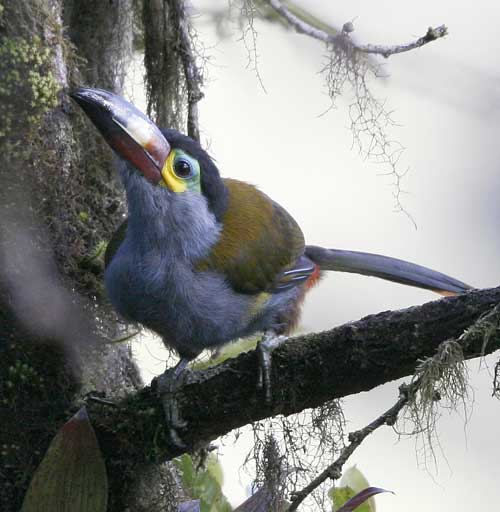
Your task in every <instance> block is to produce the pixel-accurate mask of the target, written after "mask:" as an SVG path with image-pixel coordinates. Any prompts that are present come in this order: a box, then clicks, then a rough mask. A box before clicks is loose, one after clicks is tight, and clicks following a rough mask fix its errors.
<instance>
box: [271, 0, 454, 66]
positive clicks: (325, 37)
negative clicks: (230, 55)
mask: <svg viewBox="0 0 500 512" xmlns="http://www.w3.org/2000/svg"><path fill="white" fill-rule="evenodd" d="M266 1H267V3H268V4H269V5H270V6H271V7H272V8H273V9H274V10H275V11H276V12H277V13H278V14H280V15H281V16H282V17H283V18H285V19H286V20H287V21H288V23H290V25H292V26H293V27H294V28H295V29H296V30H297V32H300V33H301V34H305V35H308V36H310V37H313V38H314V39H319V40H320V41H324V42H325V43H328V44H334V45H337V44H339V45H343V46H344V47H350V48H351V49H352V50H356V51H358V52H361V53H374V54H378V55H382V56H383V57H389V56H391V55H394V54H396V53H403V52H408V51H410V50H414V49H415V48H420V47H421V46H424V45H425V44H427V43H430V42H431V41H435V40H436V39H440V38H441V37H444V36H445V35H447V33H448V29H447V28H446V27H445V26H444V25H440V26H439V27H436V28H432V27H429V28H428V30H427V32H426V34H425V35H424V36H422V37H419V38H418V39H416V40H415V41H411V42H409V43H406V44H400V45H381V44H358V43H356V42H354V41H353V40H352V39H351V38H350V35H349V34H350V33H351V32H353V31H354V27H353V24H352V23H351V22H347V23H345V24H344V26H343V28H342V32H341V33H340V34H338V35H332V34H328V33H327V32H324V31H323V30H321V29H319V28H317V27H313V26H312V25H310V24H309V23H307V22H306V21H304V20H302V19H301V18H299V17H298V16H296V15H295V14H293V13H292V12H291V11H290V10H289V9H288V8H287V7H286V6H285V5H284V4H283V3H282V2H281V1H280V0H266Z"/></svg>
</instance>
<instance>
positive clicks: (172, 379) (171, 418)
mask: <svg viewBox="0 0 500 512" xmlns="http://www.w3.org/2000/svg"><path fill="white" fill-rule="evenodd" d="M189 361H190V360H189V359H186V358H184V357H183V358H182V359H181V360H180V361H179V362H178V363H177V364H176V365H175V366H174V367H173V368H167V369H166V370H165V372H164V373H163V374H162V375H160V376H159V377H158V380H157V386H158V387H157V389H158V394H159V395H160V398H161V401H162V404H163V410H164V411H165V419H166V420H167V423H168V425H169V432H170V439H171V441H172V443H173V444H175V445H176V446H178V447H179V448H184V447H185V445H184V443H183V442H182V440H181V438H180V437H179V435H178V434H177V429H182V428H184V427H185V426H186V425H187V423H186V421H184V420H183V419H182V417H181V415H180V413H179V405H178V403H177V399H176V398H175V396H174V395H175V392H176V391H177V390H178V389H179V387H180V386H181V384H182V381H183V380H184V377H185V375H186V372H187V371H188V370H187V365H188V364H189Z"/></svg>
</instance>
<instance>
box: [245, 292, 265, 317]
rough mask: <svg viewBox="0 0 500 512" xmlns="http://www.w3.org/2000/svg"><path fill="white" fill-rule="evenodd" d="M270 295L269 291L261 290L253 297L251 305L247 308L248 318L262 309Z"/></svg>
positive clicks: (254, 315)
mask: <svg viewBox="0 0 500 512" xmlns="http://www.w3.org/2000/svg"><path fill="white" fill-rule="evenodd" d="M270 296H271V294H270V293H268V292H262V293H259V294H258V295H257V296H256V297H255V300H254V302H253V304H252V306H251V307H250V309H249V310H248V318H249V319H251V318H254V317H256V316H257V315H258V314H259V313H260V312H261V311H262V309H263V308H264V306H265V304H266V302H267V301H268V299H269V297H270Z"/></svg>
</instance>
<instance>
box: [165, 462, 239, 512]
mask: <svg viewBox="0 0 500 512" xmlns="http://www.w3.org/2000/svg"><path fill="white" fill-rule="evenodd" d="M174 462H175V464H176V465H177V468H178V469H179V471H180V473H181V475H182V480H183V484H184V486H185V488H186V490H187V491H188V492H189V495H190V497H191V498H194V499H199V500H200V512H232V510H233V509H232V507H231V505H229V502H228V501H227V499H226V497H225V496H224V494H222V487H221V486H222V480H223V475H222V468H221V466H220V464H219V462H218V461H217V458H216V457H215V456H214V455H210V456H209V458H208V460H207V464H206V469H202V470H198V471H196V467H195V465H194V463H193V459H192V458H191V456H190V455H188V454H187V453H185V454H184V455H182V456H181V457H179V458H177V459H175V460H174Z"/></svg>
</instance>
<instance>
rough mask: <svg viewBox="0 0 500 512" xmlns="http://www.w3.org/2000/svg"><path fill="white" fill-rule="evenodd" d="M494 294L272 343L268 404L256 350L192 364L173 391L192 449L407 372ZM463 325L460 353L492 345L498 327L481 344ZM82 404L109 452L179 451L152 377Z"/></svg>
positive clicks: (154, 456)
mask: <svg viewBox="0 0 500 512" xmlns="http://www.w3.org/2000/svg"><path fill="white" fill-rule="evenodd" d="M499 303H500V287H499V288H493V289H486V290H477V291H472V292H470V293H467V294H464V295H460V296H457V297H450V298H445V299H442V300H439V301H434V302H429V303H427V304H424V305H422V306H417V307H412V308H408V309H405V310H401V311H388V312H383V313H379V314H377V315H371V316H368V317H366V318H363V319H361V320H358V321H357V322H352V323H348V324H345V325H342V326H340V327H336V328H335V329H332V330H331V331H327V332H322V333H316V334H309V335H306V336H300V337H297V338H294V339H291V340H289V341H288V342H287V343H285V344H284V345H283V346H282V347H280V348H279V349H278V350H276V351H275V352H274V353H273V369H272V385H273V403H272V404H271V405H266V403H265V400H263V397H262V395H261V393H260V392H259V391H258V390H257V386H256V382H257V368H258V358H257V356H256V354H255V352H249V353H245V354H241V355H240V356H239V357H237V358H235V359H231V360H228V361H226V362H224V363H223V364H221V365H219V366H217V367H213V368H209V369H207V370H204V371H197V372H194V373H193V374H192V375H190V376H189V377H188V378H187V380H186V383H185V385H184V386H183V387H182V388H181V389H180V390H179V392H178V393H177V400H178V403H179V406H180V408H181V411H182V415H183V417H184V419H185V420H186V421H187V422H188V427H187V428H186V430H185V431H182V432H180V435H181V437H182V439H183V441H184V443H186V445H187V446H188V447H189V449H192V448H194V447H196V446H197V445H199V444H200V443H203V442H207V441H210V440H212V439H215V438H217V437H219V436H221V435H223V434H226V433H228V432H230V431H231V430H233V429H235V428H238V427H241V426H243V425H246V424H249V423H251V422H254V421H258V420H261V419H263V418H268V417H272V416H276V415H279V414H282V415H285V416H287V415H290V414H294V413H297V412H300V411H302V410H304V409H307V408H313V407H317V406H319V405H321V404H323V403H325V402H327V401H330V400H333V399H335V398H339V397H343V396H347V395H351V394H355V393H359V392H360V391H367V390H369V389H372V388H373V387H375V386H378V385H380V384H382V383H385V382H388V381H391V380H394V379H397V378H400V377H403V376H406V375H409V374H413V373H414V371H415V368H416V367H417V365H418V364H419V361H420V360H422V359H424V358H427V357H430V356H433V355H434V353H435V352H436V349H437V348H438V347H439V345H440V344H441V342H443V341H444V340H449V339H457V338H459V337H460V336H461V335H462V334H463V332H464V331H465V330H466V329H468V328H470V327H471V326H473V325H474V324H476V322H477V320H478V319H479V318H480V317H482V316H483V315H485V314H487V313H489V312H491V311H492V310H493V308H495V306H496V305H497V304H499ZM476 326H477V324H476ZM470 332H471V335H470V336H469V337H468V342H467V344H466V345H464V347H463V355H464V358H465V359H469V358H473V357H478V356H480V355H482V354H487V353H491V352H493V351H495V350H497V349H499V348H500V335H499V331H498V329H495V330H494V332H492V333H491V332H490V336H489V341H488V344H487V345H485V344H484V339H485V336H486V334H487V333H486V332H482V329H480V328H477V329H474V330H471V331H470ZM242 404H244V405H243V406H242ZM89 410H91V411H92V412H93V414H92V416H93V418H94V423H95V427H96V431H97V433H98V436H99V437H100V438H101V439H102V443H101V446H102V447H103V449H104V450H106V451H108V452H109V453H107V456H106V460H108V461H113V460H115V461H116V460H122V459H123V457H126V458H127V459H128V460H136V461H137V462H138V463H140V462H146V461H149V462H153V461H159V460H165V459H168V458H171V457H174V456H176V455H178V454H179V453H180V452H181V450H180V449H179V448H176V447H174V446H172V444H171V442H170V440H169V436H168V435H167V431H166V429H165V424H164V418H163V410H162V407H161V404H160V401H159V400H158V397H157V395H156V391H155V389H154V386H153V387H147V388H144V389H143V390H141V391H140V392H138V393H136V394H134V395H130V396H129V397H128V398H127V399H125V400H124V401H123V402H121V403H118V407H116V408H109V407H108V408H105V409H103V406H102V405H99V404H89ZM110 463H112V462H110Z"/></svg>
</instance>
